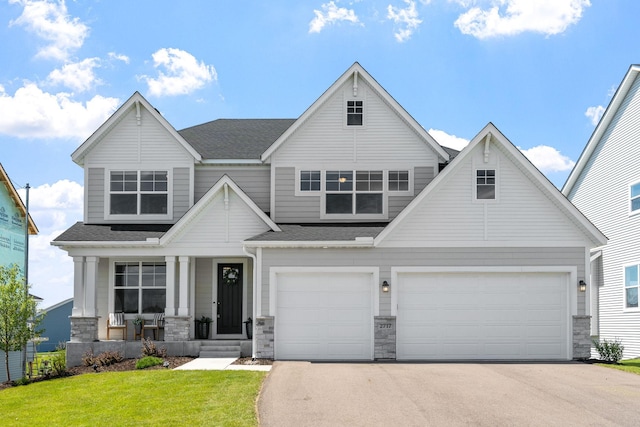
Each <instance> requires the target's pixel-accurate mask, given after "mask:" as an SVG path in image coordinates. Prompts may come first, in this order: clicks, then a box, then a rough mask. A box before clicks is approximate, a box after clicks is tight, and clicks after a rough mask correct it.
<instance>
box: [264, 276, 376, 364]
mask: <svg viewBox="0 0 640 427" xmlns="http://www.w3.org/2000/svg"><path fill="white" fill-rule="evenodd" d="M275 285H276V312H275V322H276V324H275V341H276V342H275V356H276V358H278V359H304V360H332V359H333V360H341V359H345V360H346V359H354V360H370V359H371V358H372V355H373V354H372V353H373V338H372V335H373V307H372V300H373V288H374V283H373V275H372V274H371V273H326V272H323V273H321V274H320V273H313V272H309V273H278V274H277V275H276V283H275Z"/></svg>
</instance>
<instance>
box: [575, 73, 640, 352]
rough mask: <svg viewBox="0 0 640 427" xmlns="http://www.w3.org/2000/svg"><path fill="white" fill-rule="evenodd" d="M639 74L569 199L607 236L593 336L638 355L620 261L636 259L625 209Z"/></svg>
mask: <svg viewBox="0 0 640 427" xmlns="http://www.w3.org/2000/svg"><path fill="white" fill-rule="evenodd" d="M639 135H640V79H638V78H636V80H635V81H634V83H633V84H632V86H631V88H630V90H629V92H628V94H627V96H626V97H625V99H624V100H623V101H622V103H621V104H620V107H619V108H618V110H617V112H616V114H615V115H614V117H613V119H612V120H611V123H610V124H609V126H608V128H607V129H606V130H605V132H604V133H603V136H602V138H601V139H600V141H599V143H598V145H597V146H596V148H595V150H594V152H593V153H592V155H591V157H590V159H589V161H588V162H587V164H586V165H585V167H584V169H583V171H582V173H581V175H580V176H579V177H578V180H577V181H576V183H575V185H574V187H573V188H572V191H571V192H570V193H569V194H568V198H569V200H571V202H572V203H573V204H574V205H576V206H577V207H578V209H580V210H581V211H582V213H584V214H585V215H586V216H587V218H589V220H590V221H591V222H593V224H594V225H595V226H596V227H598V228H599V229H600V230H601V231H602V232H603V233H604V235H605V236H607V238H608V239H609V241H608V243H607V245H606V246H604V247H602V249H601V250H602V282H600V283H601V284H600V287H599V289H598V294H599V295H598V297H599V299H598V306H599V322H598V324H599V325H598V326H599V331H598V332H599V336H600V338H601V339H608V340H613V339H619V340H621V341H622V344H623V345H624V347H625V349H624V358H625V359H629V358H634V357H639V356H640V310H638V309H632V310H626V309H625V301H624V266H625V265H628V264H633V263H638V264H640V244H639V243H638V235H639V234H640V215H629V203H630V201H629V185H630V184H633V183H636V182H640V169H639V168H638V159H640V144H639V143H638V136H639Z"/></svg>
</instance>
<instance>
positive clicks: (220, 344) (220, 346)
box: [200, 341, 240, 358]
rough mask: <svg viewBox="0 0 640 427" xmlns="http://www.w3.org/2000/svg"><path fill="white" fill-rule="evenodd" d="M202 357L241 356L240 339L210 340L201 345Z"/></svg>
mask: <svg viewBox="0 0 640 427" xmlns="http://www.w3.org/2000/svg"><path fill="white" fill-rule="evenodd" d="M200 357H203V358H211V357H240V341H209V342H206V343H204V342H203V343H202V344H201V345H200Z"/></svg>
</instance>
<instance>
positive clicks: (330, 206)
mask: <svg viewBox="0 0 640 427" xmlns="http://www.w3.org/2000/svg"><path fill="white" fill-rule="evenodd" d="M354 176H355V186H354ZM325 191H326V195H325V197H326V199H325V205H326V213H327V214H381V213H382V212H383V206H382V191H383V178H382V171H327V172H326V175H325Z"/></svg>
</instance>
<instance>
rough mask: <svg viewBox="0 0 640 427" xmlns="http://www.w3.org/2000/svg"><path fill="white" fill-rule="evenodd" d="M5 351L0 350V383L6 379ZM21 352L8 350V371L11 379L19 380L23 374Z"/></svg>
mask: <svg viewBox="0 0 640 427" xmlns="http://www.w3.org/2000/svg"><path fill="white" fill-rule="evenodd" d="M4 358H5V352H4V351H2V350H0V361H2V364H1V365H2V368H0V383H3V382H5V381H7V367H6V366H5V360H4ZM21 366H22V352H21V351H10V352H9V373H10V374H11V381H15V380H19V379H20V378H22V377H23V376H24V375H23V374H22V368H21Z"/></svg>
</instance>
